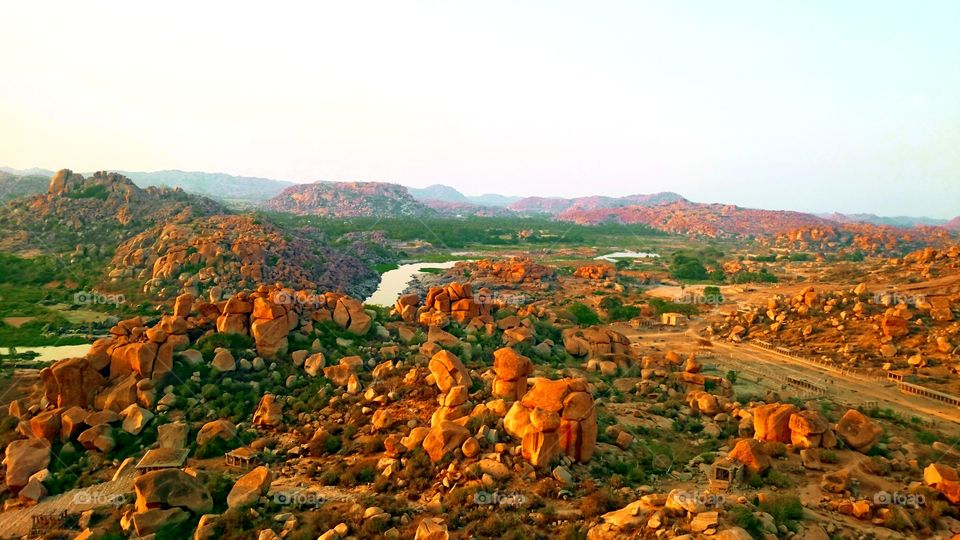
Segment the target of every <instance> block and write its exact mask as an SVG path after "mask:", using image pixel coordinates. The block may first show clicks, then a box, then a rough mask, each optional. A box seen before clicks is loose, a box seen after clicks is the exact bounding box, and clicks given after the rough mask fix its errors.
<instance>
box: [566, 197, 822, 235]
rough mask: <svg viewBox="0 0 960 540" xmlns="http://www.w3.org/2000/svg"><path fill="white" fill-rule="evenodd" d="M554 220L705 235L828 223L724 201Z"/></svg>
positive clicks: (570, 214)
mask: <svg viewBox="0 0 960 540" xmlns="http://www.w3.org/2000/svg"><path fill="white" fill-rule="evenodd" d="M557 218H558V219H561V220H564V221H572V222H575V223H580V224H596V223H604V222H611V221H612V222H618V223H642V224H645V225H649V226H651V227H653V228H655V229H658V230H661V231H665V232H671V233H678V234H693V235H703V236H709V237H722V236H746V235H766V234H776V233H778V232H785V231H789V230H792V229H796V228H800V227H805V226H806V227H812V226H828V225H830V224H831V222H829V221H827V220H825V219H822V218H818V217H816V216H812V215H810V214H804V213H802V212H791V211H785V210H757V209H753V208H741V207H739V206H734V205H726V204H701V203H693V202H689V201H686V200H683V201H677V202H672V203H666V204H657V205H651V206H638V205H630V206H623V207H620V208H601V209H595V210H583V209H576V208H571V209H570V210H567V211H564V212H561V213H560V214H558V215H557Z"/></svg>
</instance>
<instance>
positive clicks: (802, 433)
mask: <svg viewBox="0 0 960 540" xmlns="http://www.w3.org/2000/svg"><path fill="white" fill-rule="evenodd" d="M789 425H790V442H791V443H792V444H793V446H795V447H797V448H817V447H818V446H820V443H821V441H822V438H823V433H824V432H825V431H827V430H828V429H830V424H829V423H828V422H827V420H826V418H824V417H823V415H821V414H820V413H819V412H817V411H800V412H798V413H795V414H793V415H791V416H790V424H789Z"/></svg>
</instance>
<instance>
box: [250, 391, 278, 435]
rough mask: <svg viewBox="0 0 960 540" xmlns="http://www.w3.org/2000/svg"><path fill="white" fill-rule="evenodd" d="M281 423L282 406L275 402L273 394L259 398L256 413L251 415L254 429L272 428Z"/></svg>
mask: <svg viewBox="0 0 960 540" xmlns="http://www.w3.org/2000/svg"><path fill="white" fill-rule="evenodd" d="M282 422H283V404H282V403H280V402H279V401H277V398H276V396H274V395H273V394H265V395H264V396H263V397H262V398H260V404H259V405H257V410H256V412H254V413H253V425H254V426H255V427H267V428H273V427H277V426H279V425H280V424H281V423H282Z"/></svg>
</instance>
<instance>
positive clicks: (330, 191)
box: [264, 182, 433, 218]
mask: <svg viewBox="0 0 960 540" xmlns="http://www.w3.org/2000/svg"><path fill="white" fill-rule="evenodd" d="M264 206H265V207H266V208H267V209H269V210H275V211H278V212H290V213H293V214H301V215H317V216H327V217H340V218H347V217H368V216H375V217H380V216H414V215H428V214H431V213H433V212H432V211H431V210H430V209H429V208H427V207H426V206H425V205H424V204H423V203H421V202H419V201H417V200H416V199H414V198H413V197H412V196H411V195H410V193H409V192H408V191H407V188H405V187H403V186H401V185H399V184H391V183H387V182H315V183H313V184H298V185H295V186H291V187H288V188H287V189H285V190H283V191H282V192H281V193H280V194H279V195H277V196H276V197H273V198H272V199H270V200H269V201H267V202H266V204H265V205H264Z"/></svg>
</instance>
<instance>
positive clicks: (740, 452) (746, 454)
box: [727, 439, 771, 474]
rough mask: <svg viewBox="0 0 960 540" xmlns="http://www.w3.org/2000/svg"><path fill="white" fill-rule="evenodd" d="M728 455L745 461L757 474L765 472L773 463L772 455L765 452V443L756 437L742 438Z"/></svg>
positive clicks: (741, 461) (742, 461)
mask: <svg viewBox="0 0 960 540" xmlns="http://www.w3.org/2000/svg"><path fill="white" fill-rule="evenodd" d="M727 457H729V458H730V459H733V460H736V461H739V462H740V463H743V464H744V466H746V467H747V469H749V470H750V471H751V472H754V473H756V474H763V472H764V471H766V470H767V469H769V468H770V465H771V460H770V456H768V455H767V454H766V452H764V450H763V445H762V444H761V443H759V442H758V441H756V440H754V439H741V440H740V441H739V442H738V443H737V444H736V446H734V447H733V450H731V451H730V453H729V454H727Z"/></svg>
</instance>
